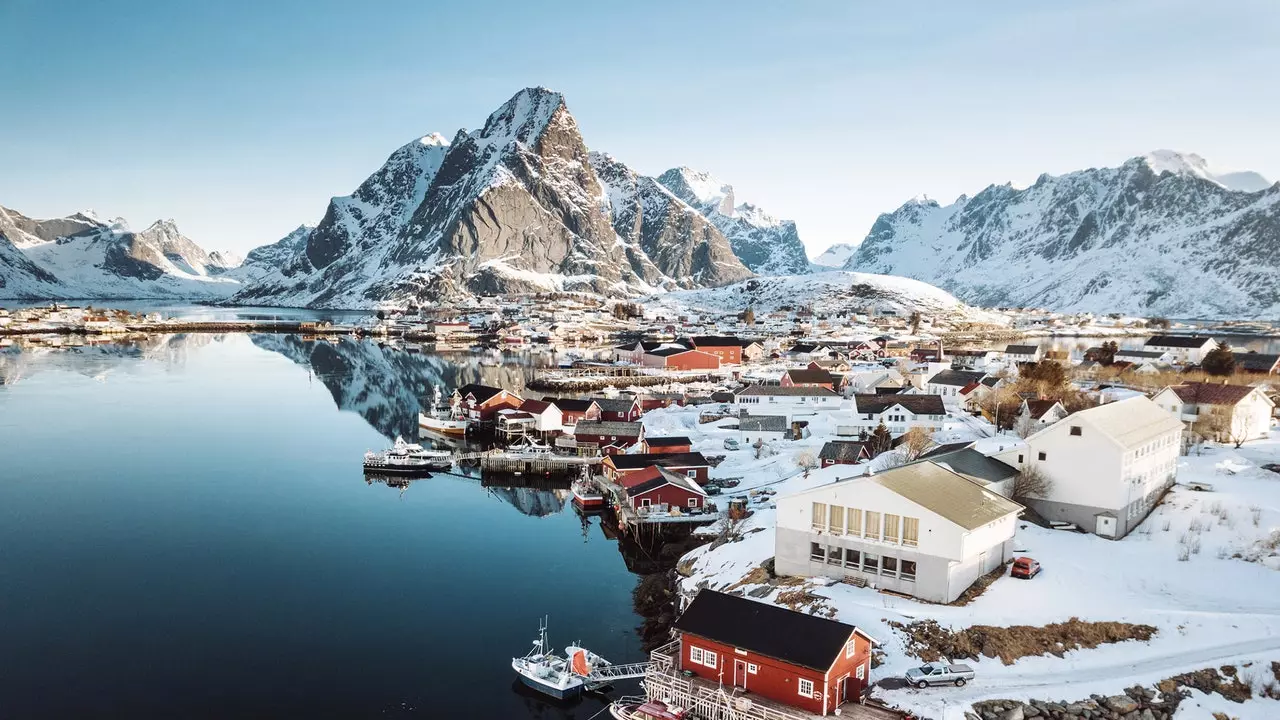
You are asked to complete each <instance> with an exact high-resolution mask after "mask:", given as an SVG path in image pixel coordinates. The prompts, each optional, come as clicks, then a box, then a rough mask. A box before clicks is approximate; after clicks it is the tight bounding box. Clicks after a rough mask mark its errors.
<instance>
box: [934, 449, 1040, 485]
mask: <svg viewBox="0 0 1280 720" xmlns="http://www.w3.org/2000/svg"><path fill="white" fill-rule="evenodd" d="M928 460H929V461H930V462H936V463H938V464H939V465H942V466H943V467H946V468H948V469H950V470H951V471H952V472H958V473H960V474H961V475H964V476H967V477H970V478H974V479H976V480H981V481H983V482H984V483H992V482H1003V481H1005V480H1008V479H1009V478H1011V477H1013V476H1014V475H1017V474H1018V468H1016V467H1013V466H1012V465H1009V464H1007V463H1003V462H1001V461H999V460H996V459H995V458H992V457H987V456H986V455H983V454H982V453H980V452H978V451H977V450H974V449H973V448H962V449H959V450H951V451H949V452H944V453H937V454H933V453H930V454H929V457H928Z"/></svg>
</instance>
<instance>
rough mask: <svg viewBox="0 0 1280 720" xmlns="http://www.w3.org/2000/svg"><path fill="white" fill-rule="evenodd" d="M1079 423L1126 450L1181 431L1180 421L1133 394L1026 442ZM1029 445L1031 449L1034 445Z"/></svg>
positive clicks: (1082, 412)
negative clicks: (1092, 428) (1086, 425)
mask: <svg viewBox="0 0 1280 720" xmlns="http://www.w3.org/2000/svg"><path fill="white" fill-rule="evenodd" d="M1082 421H1083V422H1088V423H1089V424H1091V425H1092V426H1093V427H1095V428H1097V429H1098V430H1099V431H1101V432H1102V433H1103V434H1104V435H1106V436H1108V437H1110V438H1111V439H1112V440H1113V441H1114V442H1115V443H1117V444H1118V445H1120V446H1121V447H1123V448H1125V449H1126V450H1128V449H1133V448H1136V447H1139V446H1141V445H1144V444H1145V443H1147V442H1149V441H1151V440H1152V439H1154V438H1156V437H1159V436H1160V435H1164V434H1166V433H1171V432H1175V431H1181V430H1182V422H1181V421H1180V420H1178V418H1176V417H1174V416H1173V415H1171V414H1170V413H1169V412H1168V411H1167V410H1165V409H1164V408H1162V407H1160V406H1159V405H1156V404H1155V403H1153V402H1151V401H1150V400H1148V399H1147V398H1146V397H1145V396H1142V395H1136V396H1134V397H1130V398H1125V399H1124V400H1117V401H1115V402H1109V403H1106V404H1104V405H1098V406H1097V407H1091V408H1086V409H1084V410H1079V411H1077V412H1075V413H1072V414H1071V415H1068V416H1067V417H1065V418H1063V419H1061V420H1059V421H1058V422H1056V423H1054V424H1052V425H1050V426H1049V427H1047V428H1045V429H1044V430H1041V431H1040V432H1038V433H1036V434H1035V435H1032V436H1031V438H1028V440H1031V439H1033V438H1035V437H1036V436H1038V435H1040V434H1041V433H1047V432H1050V431H1052V430H1054V429H1055V428H1058V427H1061V426H1063V425H1076V424H1080V423H1081V422H1082ZM1032 446H1033V447H1034V443H1033V444H1032Z"/></svg>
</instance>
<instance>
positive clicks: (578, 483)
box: [569, 465, 604, 510]
mask: <svg viewBox="0 0 1280 720" xmlns="http://www.w3.org/2000/svg"><path fill="white" fill-rule="evenodd" d="M569 491H570V492H571V493H573V503H574V504H575V505H577V506H578V507H580V508H582V509H583V510H603V509H604V493H602V492H600V487H599V486H598V485H596V484H595V483H593V482H591V479H590V477H589V476H588V475H587V466H586V465H583V466H582V474H581V475H580V476H579V477H578V479H576V480H574V481H573V484H572V485H570V486H569Z"/></svg>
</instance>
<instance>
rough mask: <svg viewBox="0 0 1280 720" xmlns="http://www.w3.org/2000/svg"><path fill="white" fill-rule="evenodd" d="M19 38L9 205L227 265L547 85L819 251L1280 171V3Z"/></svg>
mask: <svg viewBox="0 0 1280 720" xmlns="http://www.w3.org/2000/svg"><path fill="white" fill-rule="evenodd" d="M975 8H977V9H975ZM0 27H3V28H5V33H4V35H5V39H4V42H3V43H0V92H2V94H0V97H3V98H4V108H3V110H0V204H3V205H5V206H8V207H13V208H15V209H18V210H20V211H22V212H25V213H27V214H29V215H34V216H39V217H48V216H56V215H65V214H67V213H70V212H72V211H74V210H77V209H82V208H89V207H91V208H93V209H95V210H97V211H98V212H99V213H101V214H103V215H106V216H116V215H121V216H124V217H126V218H128V219H129V220H130V222H131V223H132V224H133V225H134V226H135V227H142V226H145V225H146V224H149V223H150V222H151V221H152V220H154V219H156V218H161V217H172V218H174V219H176V220H177V222H178V225H179V227H181V228H182V229H183V230H184V231H185V232H186V233H187V234H188V235H189V236H191V237H192V238H193V239H195V240H196V241H197V242H199V243H201V244H203V245H205V246H206V247H209V248H231V249H235V250H239V251H244V250H247V249H249V248H251V247H254V246H256V245H259V244H262V243H265V242H271V241H274V240H276V239H278V238H279V237H281V236H283V235H284V234H285V233H286V232H288V231H289V230H290V229H292V228H293V227H295V226H297V225H298V224H299V223H302V222H309V223H313V222H316V221H317V220H318V219H319V218H320V217H321V215H322V214H323V213H324V209H325V204H326V202H327V200H328V198H329V197H330V196H332V195H341V194H346V193H349V192H350V191H351V190H352V189H354V188H355V186H356V185H357V184H358V183H359V182H360V181H361V180H362V179H364V177H365V176H367V175H368V174H369V173H371V172H372V171H373V170H375V169H376V168H377V167H378V166H379V165H380V164H381V163H382V161H383V160H385V158H386V156H387V155H388V154H390V152H391V151H392V150H394V149H395V148H396V147H398V146H400V145H401V144H403V143H405V142H407V141H409V140H411V139H412V138H414V137H418V136H421V135H424V134H426V133H428V132H433V131H438V132H441V133H443V134H444V135H446V136H448V137H452V135H453V133H454V132H455V131H456V130H457V129H458V128H461V127H466V128H475V127H477V126H479V125H480V124H481V123H483V121H484V118H485V117H486V116H487V115H488V113H489V112H490V111H492V110H493V109H494V108H496V107H497V106H498V105H499V104H500V103H502V102H503V101H504V100H506V99H507V98H508V97H510V96H511V95H512V94H513V93H515V92H516V91H517V90H519V89H520V88H522V87H525V86H529V85H545V86H548V87H551V88H554V89H556V90H559V91H561V92H563V93H564V94H565V96H566V99H567V100H568V103H569V108H570V110H571V111H572V112H573V114H574V115H575V116H576V117H577V118H578V122H579V124H580V126H581V128H582V131H583V134H584V136H585V138H586V140H587V143H588V145H590V146H591V147H592V149H597V150H604V151H607V152H610V153H612V154H613V155H615V156H617V157H618V158H620V159H622V160H623V161H625V162H627V163H629V164H631V165H632V166H634V167H635V168H636V169H638V170H640V171H641V172H645V173H651V174H656V173H659V172H661V171H662V170H664V169H666V168H668V167H672V166H675V165H689V166H691V167H696V168H700V169H705V170H709V171H711V172H713V173H715V174H716V175H717V176H719V177H720V178H721V179H722V180H724V181H726V182H729V183H732V184H733V185H734V186H735V187H736V189H737V195H738V198H739V200H747V201H751V202H755V203H757V204H759V205H761V206H763V207H764V208H765V209H766V210H768V211H770V212H771V213H773V214H774V215H777V216H781V217H788V218H793V219H795V220H797V221H798V222H799V224H800V232H801V236H802V237H803V239H804V240H805V243H806V245H808V247H809V250H810V252H811V253H814V254H816V253H817V252H820V251H821V250H822V249H824V248H825V247H826V246H827V245H829V244H831V243H834V242H857V241H859V240H861V239H862V237H863V236H865V234H866V232H867V230H868V229H869V227H870V226H871V223H872V222H873V221H874V220H875V217H876V215H877V214H879V213H881V212H886V211H890V210H892V209H894V208H896V207H897V206H898V205H900V204H901V203H902V202H904V201H905V200H907V199H909V198H911V197H913V196H916V195H920V194H928V195H929V196H931V197H935V198H938V199H940V200H943V201H946V202H949V201H951V200H952V199H954V198H955V196H957V195H959V194H960V193H970V194H972V193H974V192H976V191H978V190H980V189H982V188H983V187H985V186H986V185H988V184H991V183H1001V182H1006V181H1013V182H1014V183H1015V184H1026V183H1029V182H1031V181H1033V180H1034V179H1035V177H1036V176H1037V175H1039V174H1040V173H1041V172H1050V173H1061V172H1066V171H1070V170H1073V169H1078V168H1082V167H1090V166H1101V165H1115V164H1118V163H1119V162H1122V161H1123V160H1124V159H1125V158H1128V157H1131V156H1134V155H1138V154H1141V153H1143V152H1146V151H1148V150H1152V149H1155V148H1159V147H1171V148H1174V149H1178V150H1184V151H1192V152H1197V153H1199V154H1201V155H1203V156H1205V157H1206V158H1208V159H1209V161H1210V162H1211V163H1213V164H1214V165H1216V166H1218V167H1221V168H1224V169H1253V170H1257V171H1259V172H1261V173H1263V174H1264V175H1266V176H1267V177H1268V178H1270V179H1272V180H1274V179H1277V178H1280V141H1277V128H1280V84H1277V83H1276V82H1275V79H1274V77H1273V75H1274V72H1275V69H1276V68H1277V67H1280V42H1277V40H1276V39H1277V38H1280V2H1276V0H1253V1H1244V0H1241V1H1239V2H1235V1H1231V0H1226V1H1222V2H1206V1H1205V0H1135V1H1133V2H1121V1H1117V0H1073V1H1072V2H1057V3H1027V2H1017V3H1014V2H1008V3H1006V2H985V3H956V2H938V3H932V2H916V3H910V4H905V3H871V2H845V1H842V2H776V1H775V2H750V1H745V0H744V1H739V2H733V3H729V2H724V3H714V4H713V3H692V2H660V1H650V2H644V3H613V2H593V3H575V4H570V3H556V2H545V3H543V2H504V1H500V0H491V1H489V2H484V3H470V2H467V3H462V2H458V3H450V4H446V3H441V2H422V1H421V0H419V1H413V2H390V1H387V2H381V1H375V2H370V3H363V4H362V3H352V2H329V1H328V0H306V1H297V2H283V1H271V2H240V1H238V0H219V1H217V2H194V1H188V0H164V1H158V0H156V1H145V0H138V1H136V2H116V1H110V0H102V1H101V2H74V3H73V2H60V1H58V0H0Z"/></svg>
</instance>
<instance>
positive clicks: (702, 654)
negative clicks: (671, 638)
mask: <svg viewBox="0 0 1280 720" xmlns="http://www.w3.org/2000/svg"><path fill="white" fill-rule="evenodd" d="M689 662H691V663H695V664H697V665H705V666H706V667H709V668H713V667H715V666H716V654H715V653H713V652H711V651H710V650H703V649H702V648H700V647H691V648H689Z"/></svg>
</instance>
